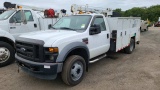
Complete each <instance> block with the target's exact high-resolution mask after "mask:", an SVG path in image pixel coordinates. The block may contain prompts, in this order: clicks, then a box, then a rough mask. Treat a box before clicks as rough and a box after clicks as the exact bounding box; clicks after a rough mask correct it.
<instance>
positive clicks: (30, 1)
mask: <svg viewBox="0 0 160 90" xmlns="http://www.w3.org/2000/svg"><path fill="white" fill-rule="evenodd" d="M5 1H7V2H12V3H17V4H23V5H30V6H34V7H41V8H53V9H67V10H69V11H70V7H71V5H72V4H78V5H86V4H88V5H89V6H92V7H101V8H111V9H116V8H121V9H122V10H123V11H125V10H128V9H131V8H133V7H149V6H152V5H158V4H159V5H160V0H0V8H3V3H4V2H5Z"/></svg>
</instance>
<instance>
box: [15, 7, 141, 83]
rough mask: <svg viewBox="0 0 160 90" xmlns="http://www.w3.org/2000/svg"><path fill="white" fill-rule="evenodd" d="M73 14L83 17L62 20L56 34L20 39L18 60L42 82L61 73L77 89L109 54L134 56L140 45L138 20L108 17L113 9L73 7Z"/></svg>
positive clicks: (134, 18)
mask: <svg viewBox="0 0 160 90" xmlns="http://www.w3.org/2000/svg"><path fill="white" fill-rule="evenodd" d="M71 11H72V12H73V13H74V14H75V13H77V12H76V11H79V12H80V13H81V14H75V15H71V16H66V17H62V18H61V19H60V20H59V21H58V22H56V23H55V24H54V25H53V27H52V28H53V29H52V30H46V31H39V32H31V33H27V34H23V35H20V36H19V37H18V38H17V40H16V45H15V46H16V51H17V52H16V55H15V57H16V61H17V64H18V66H20V67H21V69H22V70H23V71H25V72H27V73H28V74H30V75H33V76H35V77H37V78H41V79H55V78H56V77H57V75H59V74H58V73H61V75H62V79H63V81H64V82H65V83H66V84H68V85H77V84H79V83H80V82H81V81H82V79H83V77H84V75H85V72H86V71H88V67H89V63H94V62H96V61H98V60H100V59H102V58H104V57H105V56H106V54H107V53H108V52H118V51H120V50H123V49H124V51H125V52H126V53H127V54H131V53H132V52H133V50H134V49H135V43H136V42H139V41H140V30H139V28H140V18H138V17H108V16H110V14H109V13H110V12H111V11H110V9H108V10H99V9H91V8H89V7H88V6H86V7H82V6H78V5H73V6H72V10H71ZM107 12H109V13H107ZM101 13H103V14H101Z"/></svg>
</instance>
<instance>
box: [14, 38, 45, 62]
mask: <svg viewBox="0 0 160 90" xmlns="http://www.w3.org/2000/svg"><path fill="white" fill-rule="evenodd" d="M16 50H17V55H18V56H20V57H22V58H24V59H27V60H30V61H34V62H42V60H43V57H42V56H43V47H41V46H40V45H36V44H29V43H26V42H19V41H16Z"/></svg>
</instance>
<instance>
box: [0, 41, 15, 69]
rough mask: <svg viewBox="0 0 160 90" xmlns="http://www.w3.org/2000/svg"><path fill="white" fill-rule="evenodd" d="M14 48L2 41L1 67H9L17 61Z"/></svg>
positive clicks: (0, 43) (0, 44) (0, 46)
mask: <svg viewBox="0 0 160 90" xmlns="http://www.w3.org/2000/svg"><path fill="white" fill-rule="evenodd" d="M14 55H15V52H14V48H13V47H12V46H11V45H10V44H8V43H6V42H1V41H0V67H3V66H7V65H9V64H11V63H12V62H13V61H14V60H15V56H14Z"/></svg>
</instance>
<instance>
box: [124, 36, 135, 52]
mask: <svg viewBox="0 0 160 90" xmlns="http://www.w3.org/2000/svg"><path fill="white" fill-rule="evenodd" d="M134 48H135V41H134V39H133V38H131V41H130V45H129V46H128V47H126V48H125V49H124V50H125V53H127V54H131V53H132V52H133V50H134Z"/></svg>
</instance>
